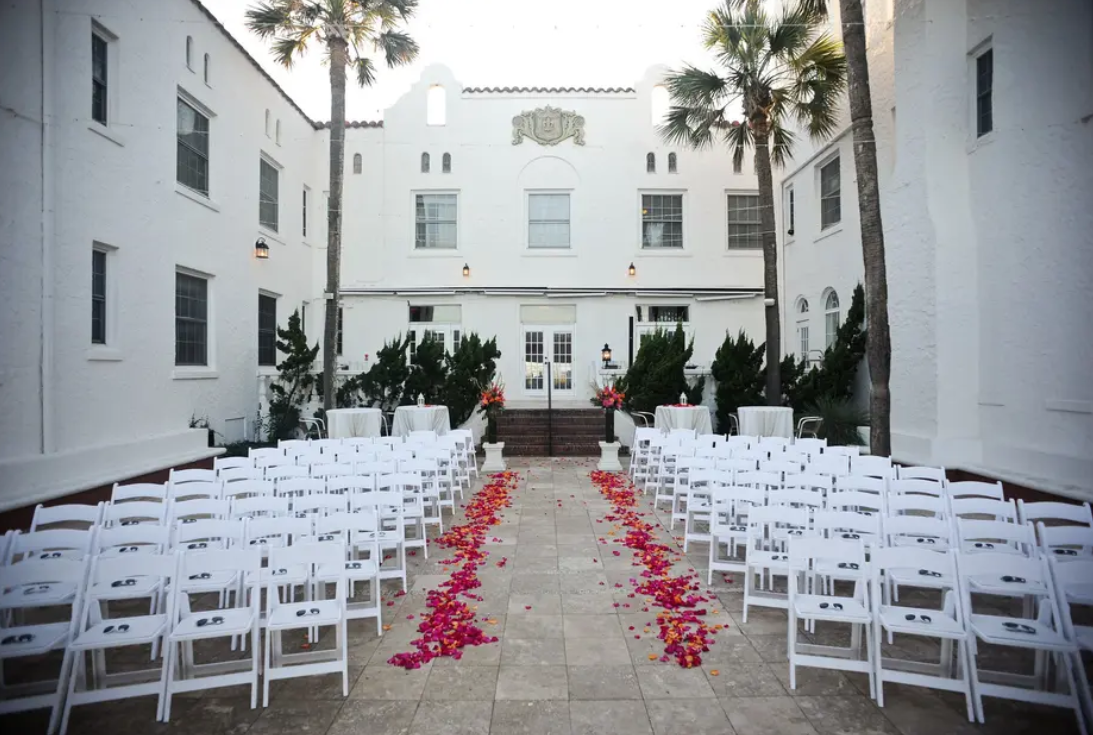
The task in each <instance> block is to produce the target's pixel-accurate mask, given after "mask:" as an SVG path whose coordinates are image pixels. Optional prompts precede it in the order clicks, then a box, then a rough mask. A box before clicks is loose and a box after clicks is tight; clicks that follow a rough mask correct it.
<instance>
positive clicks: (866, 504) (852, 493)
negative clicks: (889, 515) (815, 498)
mask: <svg viewBox="0 0 1093 735" xmlns="http://www.w3.org/2000/svg"><path fill="white" fill-rule="evenodd" d="M827 507H828V509H829V510H849V511H854V512H855V513H859V514H869V513H871V514H874V515H881V514H883V513H884V496H883V495H878V494H877V493H863V492H860V491H858V490H847V491H846V492H842V493H830V494H829V495H828V496H827Z"/></svg>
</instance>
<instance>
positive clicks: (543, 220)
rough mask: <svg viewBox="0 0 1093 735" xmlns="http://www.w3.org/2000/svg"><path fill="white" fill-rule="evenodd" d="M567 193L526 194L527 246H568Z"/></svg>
mask: <svg viewBox="0 0 1093 735" xmlns="http://www.w3.org/2000/svg"><path fill="white" fill-rule="evenodd" d="M569 245H570V241H569V194H568V193H562V192H550V193H547V192H541V193H534V194H528V247H529V248H568V247H569Z"/></svg>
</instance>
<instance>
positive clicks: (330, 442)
mask: <svg viewBox="0 0 1093 735" xmlns="http://www.w3.org/2000/svg"><path fill="white" fill-rule="evenodd" d="M341 445H342V440H341V439H312V440H311V448H312V449H315V450H318V451H320V452H321V451H322V450H323V449H325V448H327V447H340V446H341Z"/></svg>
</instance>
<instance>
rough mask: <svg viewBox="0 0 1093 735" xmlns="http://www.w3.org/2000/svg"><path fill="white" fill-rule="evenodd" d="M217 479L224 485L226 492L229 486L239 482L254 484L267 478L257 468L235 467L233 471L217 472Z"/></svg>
mask: <svg viewBox="0 0 1093 735" xmlns="http://www.w3.org/2000/svg"><path fill="white" fill-rule="evenodd" d="M216 477H217V479H218V480H220V482H222V483H224V489H225V491H226V490H227V488H228V486H229V485H232V484H234V483H237V482H254V481H257V480H262V479H264V477H265V472H263V471H262V470H260V469H258V468H257V467H234V468H231V469H224V470H217V472H216Z"/></svg>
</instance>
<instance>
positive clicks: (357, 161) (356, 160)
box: [353, 153, 364, 174]
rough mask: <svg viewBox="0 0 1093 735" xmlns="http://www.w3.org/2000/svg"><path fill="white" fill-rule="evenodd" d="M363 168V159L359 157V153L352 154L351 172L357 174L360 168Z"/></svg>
mask: <svg viewBox="0 0 1093 735" xmlns="http://www.w3.org/2000/svg"><path fill="white" fill-rule="evenodd" d="M362 168H364V159H362V158H361V154H360V153H354V154H353V173H355V174H359V173H360V172H361V169H362Z"/></svg>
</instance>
